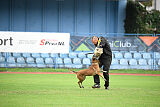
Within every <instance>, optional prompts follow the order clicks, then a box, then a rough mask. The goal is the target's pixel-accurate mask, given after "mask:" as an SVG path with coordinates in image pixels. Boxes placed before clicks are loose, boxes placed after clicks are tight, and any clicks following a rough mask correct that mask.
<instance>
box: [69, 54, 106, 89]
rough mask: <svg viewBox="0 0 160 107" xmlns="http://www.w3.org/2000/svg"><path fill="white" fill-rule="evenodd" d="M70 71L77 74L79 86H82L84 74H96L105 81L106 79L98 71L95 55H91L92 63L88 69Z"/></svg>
mask: <svg viewBox="0 0 160 107" xmlns="http://www.w3.org/2000/svg"><path fill="white" fill-rule="evenodd" d="M70 71H71V70H70ZM71 72H73V73H75V74H76V75H77V78H78V79H79V81H78V84H79V87H80V88H84V86H83V85H82V82H83V81H84V80H85V78H86V76H93V75H96V74H98V75H99V76H101V77H102V78H103V79H104V81H106V79H105V78H104V77H103V75H102V74H101V73H100V68H99V60H98V59H97V58H96V57H95V56H93V57H92V64H91V66H90V67H89V68H88V69H84V70H80V71H78V72H75V71H71Z"/></svg>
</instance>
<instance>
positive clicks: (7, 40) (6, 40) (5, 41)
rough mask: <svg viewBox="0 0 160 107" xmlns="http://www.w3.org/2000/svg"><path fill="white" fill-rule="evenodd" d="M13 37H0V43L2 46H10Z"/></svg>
mask: <svg viewBox="0 0 160 107" xmlns="http://www.w3.org/2000/svg"><path fill="white" fill-rule="evenodd" d="M12 42H13V38H12V37H10V38H8V39H7V38H6V39H0V45H4V46H6V45H10V46H12V45H13V43H12Z"/></svg>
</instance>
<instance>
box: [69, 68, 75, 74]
mask: <svg viewBox="0 0 160 107" xmlns="http://www.w3.org/2000/svg"><path fill="white" fill-rule="evenodd" d="M68 70H69V71H70V72H72V73H75V74H77V72H75V71H73V70H71V69H68Z"/></svg>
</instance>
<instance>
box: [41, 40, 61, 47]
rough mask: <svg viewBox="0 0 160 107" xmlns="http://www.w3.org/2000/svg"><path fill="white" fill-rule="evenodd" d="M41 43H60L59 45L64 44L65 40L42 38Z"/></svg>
mask: <svg viewBox="0 0 160 107" xmlns="http://www.w3.org/2000/svg"><path fill="white" fill-rule="evenodd" d="M40 45H59V46H61V45H62V46H63V45H64V42H63V41H58V40H54V39H42V40H41V42H40Z"/></svg>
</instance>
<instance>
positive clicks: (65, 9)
mask: <svg viewBox="0 0 160 107" xmlns="http://www.w3.org/2000/svg"><path fill="white" fill-rule="evenodd" d="M126 1H127V0H120V1H118V0H113V1H112V0H109V1H107V0H0V31H22V32H25V31H26V32H69V33H70V32H72V33H123V32H124V27H123V25H124V18H125V7H126Z"/></svg>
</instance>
